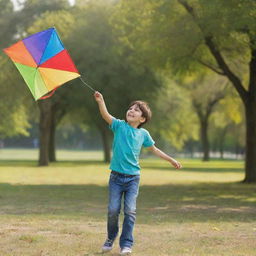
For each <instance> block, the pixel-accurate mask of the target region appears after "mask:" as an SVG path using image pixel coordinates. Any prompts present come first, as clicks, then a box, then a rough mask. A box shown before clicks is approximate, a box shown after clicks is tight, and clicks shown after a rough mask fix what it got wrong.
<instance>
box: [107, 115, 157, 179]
mask: <svg viewBox="0 0 256 256" xmlns="http://www.w3.org/2000/svg"><path fill="white" fill-rule="evenodd" d="M109 127H110V129H111V130H112V131H113V133H114V141H113V145H112V150H113V156H112V160H111V163H110V169H111V170H112V171H116V172H121V173H124V174H129V175H139V174H140V165H139V155H140V151H141V147H142V146H144V147H151V146H153V145H154V144H155V142H154V140H153V139H152V138H151V136H150V134H149V132H148V131H147V130H145V129H143V128H134V127H132V126H130V125H129V124H128V123H127V122H125V121H124V120H119V119H116V118H113V119H112V123H111V125H110V126H109Z"/></svg>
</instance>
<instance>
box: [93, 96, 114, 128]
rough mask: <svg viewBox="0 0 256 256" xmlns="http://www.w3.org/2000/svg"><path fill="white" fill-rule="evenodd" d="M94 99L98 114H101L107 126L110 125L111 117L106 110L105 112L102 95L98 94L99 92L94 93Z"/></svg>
mask: <svg viewBox="0 0 256 256" xmlns="http://www.w3.org/2000/svg"><path fill="white" fill-rule="evenodd" d="M94 98H95V100H96V102H97V103H98V106H99V110H100V114H101V116H102V118H103V119H104V120H105V121H106V122H107V123H108V124H112V119H113V116H111V115H110V114H109V113H108V110H107V107H106V104H105V101H104V98H103V96H102V94H101V93H99V92H95V93H94Z"/></svg>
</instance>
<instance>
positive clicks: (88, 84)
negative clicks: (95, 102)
mask: <svg viewBox="0 0 256 256" xmlns="http://www.w3.org/2000/svg"><path fill="white" fill-rule="evenodd" d="M79 78H80V80H81V81H82V83H83V84H85V85H86V86H87V87H88V88H90V89H91V90H92V91H93V92H96V90H94V89H93V88H92V87H91V86H90V85H89V84H87V83H86V82H85V81H84V80H83V79H82V77H81V76H80V77H79Z"/></svg>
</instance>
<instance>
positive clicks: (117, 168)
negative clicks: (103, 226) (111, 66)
mask: <svg viewBox="0 0 256 256" xmlns="http://www.w3.org/2000/svg"><path fill="white" fill-rule="evenodd" d="M94 97H95V100H96V102H97V103H98V106H99V110H100V114H101V116H102V118H103V119H104V120H105V121H106V122H107V123H108V124H109V126H110V129H111V130H112V131H113V133H114V141H113V157H112V160H111V164H110V169H111V174H110V179H109V204H108V223H107V230H108V238H107V240H106V241H105V243H104V245H103V247H102V251H103V252H108V251H110V250H112V248H113V243H114V240H115V239H116V237H117V234H118V229H119V225H118V219H119V213H120V209H121V200H122V196H124V222H123V230H122V234H121V237H120V242H119V244H120V248H121V251H120V255H129V254H131V252H132V250H131V248H132V245H133V227H134V223H135V218H136V199H137V196H138V192H139V181H140V166H139V163H138V158H139V154H140V150H141V147H142V146H144V147H147V148H148V149H149V150H151V151H152V152H153V153H154V154H155V155H157V156H158V157H161V158H163V159H165V160H167V161H169V162H170V163H171V164H172V165H173V166H174V167H175V168H177V169H180V168H181V164H180V163H179V162H177V161H176V160H175V159H173V158H172V157H170V156H168V155H167V154H165V153H164V152H162V151H161V150H160V149H158V148H157V147H156V146H155V145H154V144H155V142H154V141H153V139H152V138H151V136H150V134H149V132H148V131H147V130H145V129H143V128H140V127H141V126H142V125H143V124H145V123H146V122H147V121H149V120H150V118H151V111H150V108H149V107H148V105H147V104H146V103H145V102H143V101H135V102H132V103H131V105H130V107H129V109H128V111H127V113H126V120H125V121H124V120H119V119H116V118H114V117H113V116H111V115H110V114H109V113H108V110H107V108H106V105H105V102H104V99H103V96H102V94H100V93H99V92H95V94H94Z"/></svg>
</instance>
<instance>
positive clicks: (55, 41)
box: [39, 29, 64, 64]
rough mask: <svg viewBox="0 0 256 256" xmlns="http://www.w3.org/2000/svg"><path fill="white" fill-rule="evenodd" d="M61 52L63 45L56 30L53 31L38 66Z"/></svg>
mask: <svg viewBox="0 0 256 256" xmlns="http://www.w3.org/2000/svg"><path fill="white" fill-rule="evenodd" d="M63 50H64V45H63V44H62V42H61V40H60V38H59V36H58V34H57V32H56V30H55V29H54V31H53V32H52V36H51V38H50V40H49V42H48V45H47V46H46V48H45V51H44V54H43V56H42V58H41V60H40V63H39V64H43V63H44V62H45V61H47V60H49V59H50V58H51V57H53V56H55V55H56V54H58V53H59V52H61V51H63Z"/></svg>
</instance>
